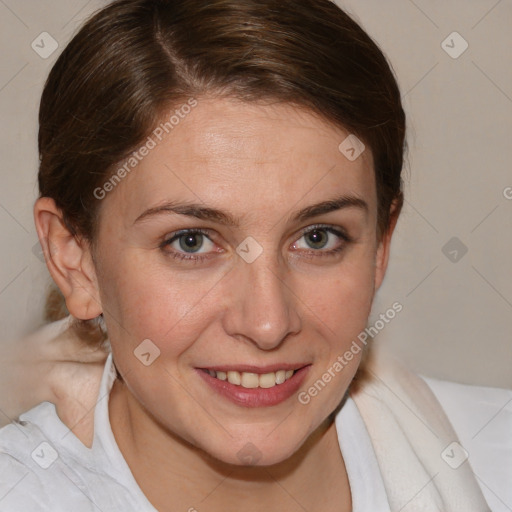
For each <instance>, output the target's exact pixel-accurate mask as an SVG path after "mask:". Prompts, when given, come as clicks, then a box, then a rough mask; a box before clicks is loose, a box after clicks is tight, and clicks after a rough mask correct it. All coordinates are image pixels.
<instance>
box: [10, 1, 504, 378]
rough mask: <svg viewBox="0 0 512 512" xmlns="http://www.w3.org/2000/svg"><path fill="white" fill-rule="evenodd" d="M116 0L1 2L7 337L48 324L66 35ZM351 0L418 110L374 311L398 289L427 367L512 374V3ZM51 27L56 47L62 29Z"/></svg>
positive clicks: (395, 324)
mask: <svg viewBox="0 0 512 512" xmlns="http://www.w3.org/2000/svg"><path fill="white" fill-rule="evenodd" d="M104 3H105V2H100V1H98V0H94V1H90V2H86V1H85V0H82V1H76V0H75V1H69V0H66V1H64V0H55V1H51V2H40V1H36V0H25V1H19V2H14V0H5V2H2V3H0V43H1V46H2V57H1V59H2V64H1V70H0V108H1V111H2V122H1V126H0V130H1V131H0V151H1V155H2V161H1V170H0V173H1V190H0V233H1V237H2V244H1V245H0V261H1V266H0V322H1V324H0V325H1V329H2V336H3V337H4V339H13V338H17V337H20V336H22V335H24V334H26V333H28V332H30V331H31V330H33V329H34V328H36V327H38V326H40V325H41V323H42V311H43V304H44V296H45V292H46V289H47V287H48V283H49V277H48V272H47V270H46V266H45V264H44V262H43V261H42V260H41V257H40V256H39V253H38V250H37V247H38V245H37V244H38V242H37V237H36V234H35V229H34V227H33V220H32V206H33V202H34V200H35V198H36V196H37V187H36V173H37V163H38V157H37V111H38V102H39V97H40V94H41V91H42V87H43V84H44V81H45V79H46V76H47V74H48V72H49V69H50V67H51V65H52V64H53V62H54V61H55V59H56V57H57V55H58V54H59V53H60V51H61V50H62V48H63V46H65V44H66V42H67V41H68V40H69V38H70V37H71V35H72V33H73V32H74V31H75V30H76V29H77V27H78V26H79V25H80V24H81V22H82V21H83V20H84V19H85V18H86V17H87V16H88V15H89V14H90V13H92V12H93V11H94V10H95V9H96V8H97V7H100V6H101V5H103V4H104ZM338 3H339V5H340V6H342V7H344V8H345V9H346V10H347V11H348V12H349V13H351V14H352V15H353V16H354V17H355V18H356V19H357V20H358V21H359V22H360V23H361V24H362V25H363V27H364V28H365V29H366V30H367V31H368V32H369V34H370V35H371V36H372V37H373V38H374V39H375V40H376V41H377V42H378V43H379V45H380V46H381V48H382V49H383V50H384V52H385V53H386V55H387V56H388V58H389V59H390V61H391V63H392V65H393V67H394V69H395V71H396V74H397V77H398V81H399V84H400V86H401V89H402V93H403V99H404V105H405V108H406V112H407V114H408V120H409V137H408V140H409V148H410V149H409V154H408V164H407V168H406V171H405V174H404V178H405V181H406V185H405V196H406V203H405V208H404V211H403V213H402V217H401V219H400V221H399V224H398V227H397V230H396V234H395V239H394V242H393V246H392V254H391V261H390V266H389V270H388V275H387V276H386V279H385V282H384V284H383V286H382V288H381V289H380V290H379V292H378V296H377V299H376V302H375V304H374V309H373V314H372V318H371V319H370V325H372V324H373V323H374V322H375V321H376V320H377V319H378V318H379V315H380V314H382V313H385V312H386V311H387V309H388V308H389V307H390V306H391V305H392V304H393V303H394V302H399V303H400V304H402V306H403V310H402V311H401V312H400V313H399V314H398V315H396V316H395V318H394V319H393V320H391V321H389V322H388V323H386V325H385V327H384V328H383V329H381V330H380V333H379V335H378V336H377V338H376V339H375V340H374V342H375V343H379V344H381V345H382V346H386V347H388V348H389V349H390V350H392V351H393V352H395V353H396V354H397V355H399V356H400V357H401V358H402V359H404V360H406V361H407V362H408V363H409V364H410V365H411V366H412V367H413V368H414V369H415V370H416V371H418V372H421V373H423V374H426V375H429V376H433V377H437V378H442V379H448V380H454V381H459V382H463V383H474V384H482V385H490V386H501V387H509V388H510V387H512V370H511V366H512V365H511V363H512V343H511V336H510V333H511V331H512V270H511V257H510V255H511V252H512V171H511V168H510V162H511V161H512V144H511V143H510V132H511V129H512V66H511V62H510V57H509V54H510V48H511V45H512V31H510V26H511V21H512V4H511V3H510V2H505V1H496V0H457V1H455V0H453V1H451V2H446V1H442V0H429V1H426V0H424V1H420V0H415V1H414V2H413V1H412V0H346V1H345V0H343V1H341V0H340V1H339V2H338ZM43 32H47V33H49V34H50V35H51V36H52V37H53V38H54V39H55V40H56V41H57V42H58V44H59V48H58V49H57V50H56V51H55V52H54V53H53V54H52V55H51V56H50V57H48V58H47V59H43V58H41V57H40V56H39V55H38V53H36V51H34V50H33V49H32V47H31V43H32V42H33V41H34V40H35V41H36V43H37V42H39V46H40V48H39V51H40V52H42V51H44V49H43V48H41V46H42V45H41V43H40V40H41V37H40V34H41V33H43ZM453 32H458V33H459V34H460V36H462V38H463V39H464V40H465V41H467V43H468V45H469V46H468V48H467V49H466V51H465V52H464V53H462V54H461V55H460V56H458V57H457V58H453V57H452V56H450V55H449V54H448V53H447V51H445V50H444V49H443V47H442V42H443V41H446V42H445V44H444V46H445V48H446V49H447V50H448V51H449V52H450V53H452V55H456V53H459V52H460V49H462V48H463V46H462V44H463V43H464V41H463V40H462V39H461V38H459V36H453V35H451V34H452V33H453ZM42 37H44V38H45V49H46V50H48V48H49V46H48V45H49V44H50V41H49V39H48V38H47V36H42ZM508 187H510V188H508ZM507 197H508V198H507ZM454 237H455V238H456V240H454V241H452V242H451V245H448V246H446V244H447V243H448V242H449V241H450V240H451V239H453V238H454ZM34 247H36V249H34ZM465 250H467V252H466V253H465V254H464V255H463V256H462V254H463V252H464V251H465ZM461 256H462V257H461Z"/></svg>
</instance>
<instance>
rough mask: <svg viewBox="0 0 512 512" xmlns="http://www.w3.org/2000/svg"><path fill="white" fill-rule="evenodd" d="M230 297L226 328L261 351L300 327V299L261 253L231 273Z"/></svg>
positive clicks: (241, 262)
mask: <svg viewBox="0 0 512 512" xmlns="http://www.w3.org/2000/svg"><path fill="white" fill-rule="evenodd" d="M230 297H231V300H230V301H229V303H228V306H227V310H226V313H225V315H224V329H225V331H226V332H227V333H228V334H229V335H231V336H233V337H235V338H241V339H247V340H249V341H250V342H252V343H254V344H255V345H256V346H257V347H258V348H260V349H261V350H272V349H274V348H276V347H278V346H279V345H280V344H281V342H282V341H283V340H284V339H285V338H286V337H287V336H289V335H290V334H294V333H297V332H299V331H300V329H301V318H300V316H299V314H298V311H297V307H296V306H297V298H296V297H295V295H294V294H293V290H292V289H291V288H290V286H289V285H288V284H287V283H286V281H285V279H284V278H283V277H281V275H280V271H279V268H278V265H275V264H271V263H270V262H269V260H268V259H265V258H264V257H263V256H260V257H259V258H258V259H257V260H256V261H254V262H252V263H246V262H244V261H239V264H238V268H236V269H235V271H234V272H232V275H231V281H230Z"/></svg>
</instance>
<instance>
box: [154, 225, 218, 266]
mask: <svg viewBox="0 0 512 512" xmlns="http://www.w3.org/2000/svg"><path fill="white" fill-rule="evenodd" d="M208 234H209V233H208V232H207V231H205V230H202V229H190V230H182V231H178V232H177V233H175V234H174V235H173V236H172V237H171V238H169V239H168V240H165V241H164V242H163V243H162V244H161V248H162V249H163V248H166V247H170V248H171V249H172V250H171V251H170V254H171V255H172V256H173V257H174V258H177V259H183V260H193V261H196V260H197V261H200V260H203V259H207V258H208V257H207V256H195V255H196V254H204V253H209V252H211V251H212V249H213V248H214V243H213V242H212V241H211V240H210V238H209V237H208ZM201 249H206V250H204V251H201ZM200 251H201V252H200Z"/></svg>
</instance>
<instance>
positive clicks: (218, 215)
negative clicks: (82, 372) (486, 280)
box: [95, 98, 387, 464]
mask: <svg viewBox="0 0 512 512" xmlns="http://www.w3.org/2000/svg"><path fill="white" fill-rule="evenodd" d="M187 110H188V109H187ZM165 114H166V118H168V116H167V113H165ZM348 135H349V133H348V132H344V131H343V130H341V129H338V128H335V127H333V126H332V125H331V124H329V123H327V122H325V121H324V120H321V119H319V118H318V117H317V116H314V115H313V114H311V113H308V112H306V111H303V110H300V109H297V108H295V107H293V106H290V105H284V104H275V105H272V106H262V105H257V104H248V103H242V102H238V101H235V100H230V99H222V100H221V99H206V98H204V99H201V98H198V104H197V106H196V107H195V108H193V109H191V112H190V113H189V114H188V115H186V116H183V118H180V121H179V124H177V125H176V126H175V127H174V128H173V130H172V131H170V133H169V134H165V136H164V137H162V140H161V141H158V138H157V137H155V136H153V139H154V140H155V141H157V142H158V143H157V144H156V145H155V147H154V148H152V149H151V148H150V149H149V150H148V154H147V155H146V156H144V157H141V161H140V163H139V164H138V165H137V166H136V167H134V168H133V169H130V172H128V173H127V175H126V177H124V178H123V179H122V181H121V182H120V183H119V184H117V186H115V187H114V188H113V190H111V191H110V192H109V193H108V194H107V195H106V197H105V198H104V199H103V200H102V204H101V210H100V224H99V233H98V239H97V250H96V253H95V262H96V271H97V278H98V286H99V290H100V296H101V302H102V308H103V312H104V316H105V319H106V322H107V327H108V331H109V335H110V340H111V343H112V350H113V356H114V360H115V362H116V365H117V367H118V369H119V371H120V373H121V374H122V376H123V377H124V380H125V382H126V384H127V387H128V389H129V390H130V393H131V394H132V396H133V398H134V400H133V401H134V403H136V404H137V406H138V407H139V409H138V414H140V415H141V416H147V417H148V418H149V417H152V419H153V420H156V421H157V422H158V423H159V424H160V425H161V426H163V427H164V428H165V429H167V430H168V431H170V432H172V433H173V434H175V435H177V436H179V437H180V438H182V439H184V440H186V441H188V442H190V443H192V445H194V446H197V447H199V448H201V449H202V450H204V451H206V452H207V453H209V454H210V455H212V456H213V457H215V458H217V459H219V460H222V461H224V462H228V463H233V464H245V463H247V461H251V462H252V463H257V464H273V463H277V462H280V461H283V460H285V459H286V458H288V457H289V456H291V455H292V454H293V453H294V452H296V451H297V450H298V449H299V448H300V446H301V445H302V444H303V443H304V441H305V440H306V439H307V438H308V436H309V435H310V434H311V433H312V432H313V431H314V430H315V429H317V427H319V425H320V424H321V423H323V421H324V420H325V419H326V417H327V416H328V415H329V414H330V413H331V412H332V411H333V410H334V409H335V408H336V406H337V405H338V404H339V402H340V400H341V399H342V397H343V395H344V393H345V391H346V390H347V387H348V385H349V383H350V381H351V380H352V378H353V376H354V374H355V372H356V370H357V367H358V365H359V361H360V356H361V352H359V353H356V354H355V355H354V357H353V359H352V360H351V361H346V360H345V364H344V365H343V368H342V369H341V370H339V366H337V368H338V371H334V372H333V370H332V368H333V364H334V363H335V361H337V360H338V361H339V359H338V357H339V356H343V354H344V353H345V352H346V351H347V350H349V349H350V347H351V346H353V345H352V343H353V341H354V340H357V335H358V334H359V333H360V332H361V331H362V330H363V329H364V328H365V326H366V321H367V318H368V315H369V313H370V307H371V303H372V299H373V296H374V292H375V290H376V288H377V287H378V286H379V285H380V282H381V280H382V277H383V272H384V267H385V253H386V247H387V244H386V243H385V244H380V243H378V241H377V234H376V226H377V199H376V188H375V180H374V173H373V161H372V155H371V152H370V151H369V150H368V149H367V150H366V151H364V152H363V153H362V154H361V155H360V156H359V157H358V158H357V159H355V160H353V161H351V160H352V159H353V157H352V154H351V153H352V152H350V151H349V152H348V153H346V154H348V155H349V156H351V157H352V158H351V159H348V158H347V157H346V156H345V154H344V153H342V152H341V151H340V149H339V146H340V144H341V143H342V142H343V141H344V140H345V139H346V138H347V136H348ZM151 146H153V144H151V143H149V144H148V145H147V147H151ZM142 153H146V151H144V150H143V151H142ZM356 155H357V154H356ZM128 168H129V167H126V169H128ZM122 174H123V173H121V175H122ZM198 230H201V232H200V233H198V232H197V231H198ZM185 231H188V233H185V234H184V232H185ZM353 352H356V351H355V350H353ZM330 368H331V379H330V382H328V383H326V384H325V385H324V386H318V385H317V387H320V389H321V390H320V391H317V393H316V394H315V393H313V394H315V396H311V395H308V396H309V398H310V400H309V401H308V400H305V399H304V392H307V391H308V389H309V388H310V387H311V386H313V385H314V383H315V382H317V381H318V380H319V379H322V376H323V374H325V372H327V371H328V370H329V369H330ZM205 369H209V370H213V371H219V372H220V373H218V374H217V373H214V375H215V377H214V376H211V375H210V374H209V373H207V372H205V371H204V370H205ZM228 370H229V371H231V372H234V373H231V374H228V375H229V380H222V379H223V378H224V377H225V375H224V374H223V373H222V372H225V373H227V371H228ZM237 370H238V373H237ZM282 370H285V371H286V370H300V371H298V372H296V373H294V375H293V376H292V377H291V378H289V379H288V380H286V381H285V382H281V381H282V380H283V377H284V378H286V376H287V374H286V373H285V372H283V371H282ZM244 373H245V374H246V375H244ZM254 374H256V375H254ZM261 374H265V376H264V377H261ZM288 375H289V373H288ZM332 375H334V376H332ZM238 378H240V379H241V380H242V383H241V385H237V384H236V382H237V379H238ZM276 379H277V382H279V383H276ZM325 380H326V379H325V378H324V383H325ZM230 381H231V382H230ZM254 386H257V387H254ZM301 393H302V395H301ZM300 396H302V400H300V399H299V398H300ZM305 402H308V403H307V404H306V403H305Z"/></svg>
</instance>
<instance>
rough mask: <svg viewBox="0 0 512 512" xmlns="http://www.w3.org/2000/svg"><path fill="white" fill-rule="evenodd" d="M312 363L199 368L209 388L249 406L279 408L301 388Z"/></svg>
mask: <svg viewBox="0 0 512 512" xmlns="http://www.w3.org/2000/svg"><path fill="white" fill-rule="evenodd" d="M310 366H311V365H310V364H298V365H282V366H281V367H279V366H277V367H276V366H275V365H274V366H273V367H267V368H256V367H249V366H245V367H238V368H237V369H234V368H233V367H218V368H196V369H195V370H196V371H197V372H198V373H199V375H200V376H201V377H202V380H203V381H204V382H205V383H206V384H207V385H208V387H209V388H210V389H211V390H213V391H215V392H216V394H220V395H221V396H223V397H224V398H228V399H229V400H230V401H231V402H234V403H236V404H237V405H242V406H245V407H267V406H271V405H277V404H279V403H281V402H283V401H285V400H287V399H288V398H290V397H291V396H292V395H293V394H294V393H295V392H296V391H297V390H298V389H299V387H300V385H301V384H302V381H303V380H304V378H305V376H306V374H307V372H308V370H309V368H310Z"/></svg>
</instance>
